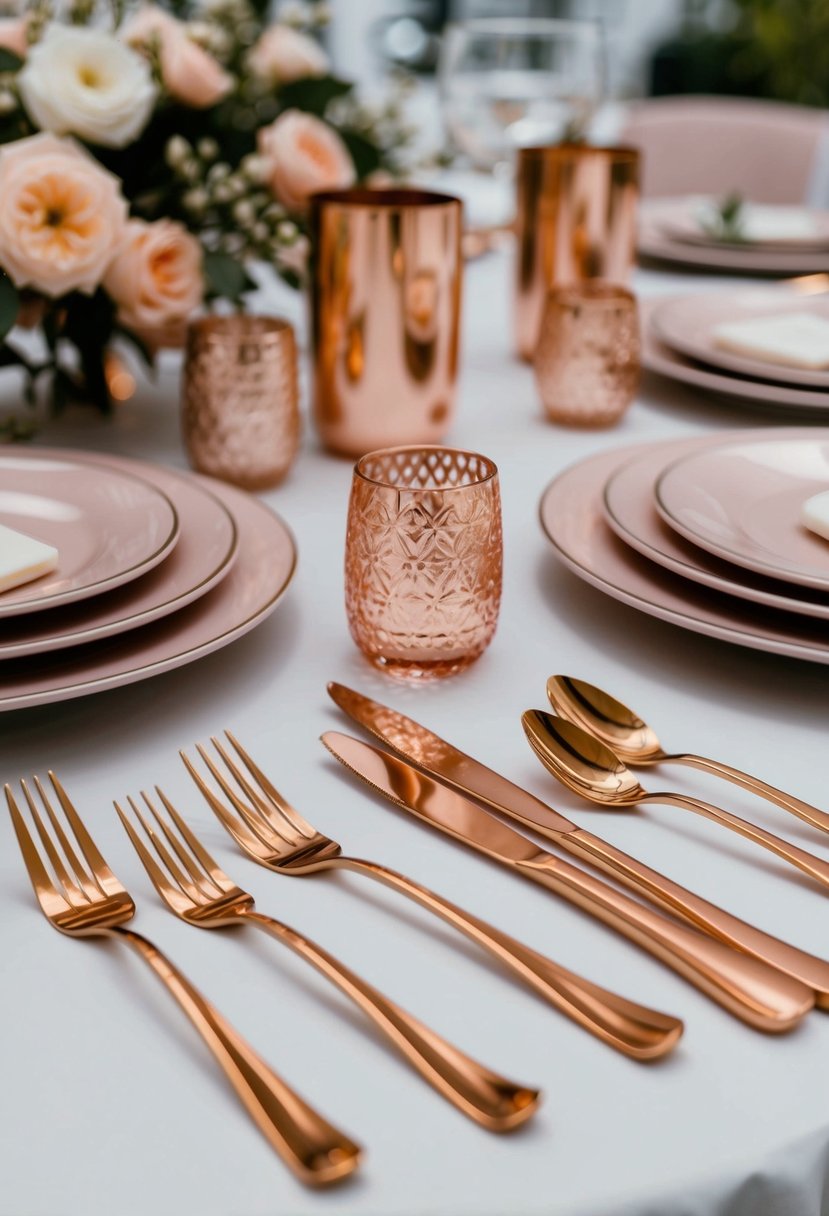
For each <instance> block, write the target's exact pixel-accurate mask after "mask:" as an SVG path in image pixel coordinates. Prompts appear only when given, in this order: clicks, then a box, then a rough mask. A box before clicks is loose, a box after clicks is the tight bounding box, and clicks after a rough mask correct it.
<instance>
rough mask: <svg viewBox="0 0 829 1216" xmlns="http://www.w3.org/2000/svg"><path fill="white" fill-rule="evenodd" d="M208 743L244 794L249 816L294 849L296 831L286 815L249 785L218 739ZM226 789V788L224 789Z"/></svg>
mask: <svg viewBox="0 0 829 1216" xmlns="http://www.w3.org/2000/svg"><path fill="white" fill-rule="evenodd" d="M210 742H211V743H212V744H213V746H214V747H215V749H216V751H217V752H218V754H219V756H220V757H221V759H222V761H223V763H224V765H225V767H226V768H227V771H228V772H229V773H230V775H231V777H233V779H234V780H235V782H236V784H237V785H238V786H239V789H240V790H241V791H242V793H243V794H245V795H246V796H247V797H248V798H249V799H250V801H251V802H252V803H253V806H252V807H250V808H247V809H248V810H249V811H250V813H251V814H255V815H258V817H259V819H260V820H264V821H265V824H266V825H267V827H268V828H269V829H270V831H271V832H276V834H277V836H278V837H279V839H280V840H282V841H284V842H285V844H287V845H288V846H289V847H290V848H295V847H296V844H297V840H296V835H297V831H298V829H297V828H295V827H294V825H293V824H292V823H291V821H290V819H289V818H288V816H287V815H283V814H282V811H281V810H280V808H279V806H278V805H272V804H271V803H270V802H269V801H268V799H267V797H266V796H265V795H264V794H263V793H262V792H261V791H260V790H257V789H256V787H255V786H253V785H252V784H251V782H250V781H249V780H248V778H247V777H246V776H245V774H244V773H243V772H242V771H241V769H240V768H239V766H238V765H237V764H236V763H235V761H234V760H233V758H232V756H230V755H229V754H228V752H227V749H226V748H225V747H223V745H222V743H221V742H220V740H219V739H217V738H216V736H215V735H211V737H210ZM224 788H227V787H224ZM243 805H244V804H243ZM299 834H300V836H302V837H305V836H306V833H305V832H300V833H299Z"/></svg>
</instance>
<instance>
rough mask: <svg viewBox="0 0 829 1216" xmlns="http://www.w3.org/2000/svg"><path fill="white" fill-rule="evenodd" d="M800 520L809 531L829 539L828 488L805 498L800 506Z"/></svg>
mask: <svg viewBox="0 0 829 1216" xmlns="http://www.w3.org/2000/svg"><path fill="white" fill-rule="evenodd" d="M800 522H801V523H802V524H803V526H804V527H805V528H808V529H809V531H810V532H816V533H817V534H818V536H823V537H825V538H826V540H829V490H822V491H821V493H820V494H813V495H812V497H811V498H807V499H806V501H805V502H804V504H803V506H802V507H801V508H800Z"/></svg>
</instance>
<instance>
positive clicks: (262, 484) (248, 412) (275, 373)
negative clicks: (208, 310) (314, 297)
mask: <svg viewBox="0 0 829 1216" xmlns="http://www.w3.org/2000/svg"><path fill="white" fill-rule="evenodd" d="M181 420H182V434H183V438H184V444H185V447H186V449H187V454H188V456H189V459H190V463H191V465H192V466H193V468H194V469H196V470H198V472H200V473H208V474H210V475H211V476H212V477H219V478H221V479H222V480H223V481H229V482H232V483H233V484H234V485H237V486H241V487H242V488H243V489H246V490H264V489H268V488H270V487H272V486H275V485H277V484H278V483H279V482H280V481H281V480H282V479H283V477H284V476H285V474H286V473H287V472H288V470H289V469H290V467H291V465H292V463H293V460H294V457H295V456H296V453H297V448H298V446H299V436H300V417H299V388H298V378H297V352H296V338H295V336H294V330H293V326H291V325H290V324H289V323H288V322H287V321H284V320H282V319H281V318H280V317H261V316H246V315H244V314H238V315H233V316H211V317H201V318H199V319H198V320H196V321H194V322H192V324H191V325H190V327H189V330H188V334H187V352H186V357H185V363H184V376H183V383H182V419H181Z"/></svg>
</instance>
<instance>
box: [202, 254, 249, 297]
mask: <svg viewBox="0 0 829 1216" xmlns="http://www.w3.org/2000/svg"><path fill="white" fill-rule="evenodd" d="M204 273H205V277H206V279H207V282H208V284H209V286H210V290H211V292H212V293H213V295H216V296H221V297H222V298H223V299H225V300H234V301H236V300H238V299H239V298H240V296H242V295H243V294H244V293H245V292H246V291H251V290H252V289H253V288H254V287H255V286H256V284H255V283H254V281H253V279H252V278H251V277H250V275H249V274H248V272H247V271H246V270H245V268H244V266H243V265H242V263H241V262H239V261H237V260H236V258H234V257H233V256H232V254H229V253H206V254H205V255H204Z"/></svg>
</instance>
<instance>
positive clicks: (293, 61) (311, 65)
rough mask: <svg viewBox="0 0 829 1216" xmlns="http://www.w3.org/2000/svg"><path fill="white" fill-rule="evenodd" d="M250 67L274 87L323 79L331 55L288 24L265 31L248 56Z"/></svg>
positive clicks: (273, 26)
mask: <svg viewBox="0 0 829 1216" xmlns="http://www.w3.org/2000/svg"><path fill="white" fill-rule="evenodd" d="M248 65H249V67H250V69H251V71H252V72H255V73H256V75H257V76H262V77H263V78H264V79H265V80H270V81H271V82H272V83H274V84H290V82H291V81H292V80H303V79H305V78H306V77H308V76H324V75H325V74H326V72H327V71H328V68H329V63H328V56H327V55H326V53H325V51H324V50H323V49H322V47H321V46H320V44H319V43H318V42H315V41H314V39H313V38H309V37H308V35H307V34H301V33H300V32H299V31H298V30H292V29H291V27H290V26H289V25H272V26H270V27H269V28H268V29H266V30H265V32H264V33H263V34H262V36H261V37H260V39H259V41H258V42H257V43H256V45H255V46H254V47H253V49H252V50H251V52H250V54H249V55H248Z"/></svg>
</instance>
